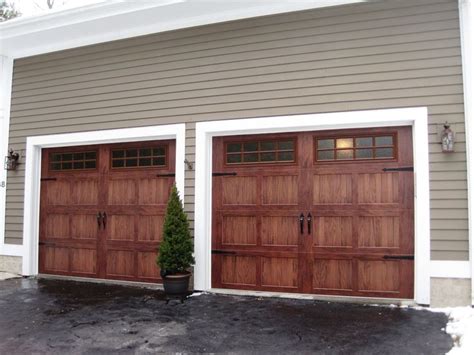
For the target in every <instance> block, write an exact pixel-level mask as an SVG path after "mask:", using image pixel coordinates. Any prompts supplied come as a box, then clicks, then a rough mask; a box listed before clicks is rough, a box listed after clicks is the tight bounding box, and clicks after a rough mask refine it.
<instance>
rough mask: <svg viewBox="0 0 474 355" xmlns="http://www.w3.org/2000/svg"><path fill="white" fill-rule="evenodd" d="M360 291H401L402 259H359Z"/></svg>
mask: <svg viewBox="0 0 474 355" xmlns="http://www.w3.org/2000/svg"><path fill="white" fill-rule="evenodd" d="M358 280H359V285H358V286H359V287H358V289H359V291H364V292H395V293H399V291H400V261H381V260H359V262H358Z"/></svg>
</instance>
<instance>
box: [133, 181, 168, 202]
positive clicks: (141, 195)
mask: <svg viewBox="0 0 474 355" xmlns="http://www.w3.org/2000/svg"><path fill="white" fill-rule="evenodd" d="M137 185H138V204H139V205H166V203H167V201H168V196H169V194H170V191H171V188H170V185H171V184H170V181H169V178H158V177H149V178H146V179H138V181H137Z"/></svg>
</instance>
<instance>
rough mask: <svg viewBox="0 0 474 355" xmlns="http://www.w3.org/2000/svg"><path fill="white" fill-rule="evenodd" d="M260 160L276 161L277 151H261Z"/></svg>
mask: <svg viewBox="0 0 474 355" xmlns="http://www.w3.org/2000/svg"><path fill="white" fill-rule="evenodd" d="M260 160H261V161H275V160H276V153H261V154H260Z"/></svg>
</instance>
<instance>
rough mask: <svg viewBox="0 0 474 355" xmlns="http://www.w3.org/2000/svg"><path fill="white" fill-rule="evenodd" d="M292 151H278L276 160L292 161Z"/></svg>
mask: <svg viewBox="0 0 474 355" xmlns="http://www.w3.org/2000/svg"><path fill="white" fill-rule="evenodd" d="M294 159H295V158H294V153H293V152H279V153H278V160H280V161H293V160H294Z"/></svg>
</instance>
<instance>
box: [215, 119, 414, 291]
mask: <svg viewBox="0 0 474 355" xmlns="http://www.w3.org/2000/svg"><path fill="white" fill-rule="evenodd" d="M213 151H214V156H213V224H212V230H213V232H212V236H213V237H212V253H213V257H212V286H213V287H215V288H231V289H246V290H262V291H278V292H298V293H314V294H329V295H345V296H365V297H394V298H413V280H414V274H413V264H414V260H413V259H414V255H413V253H414V245H413V241H414V229H413V227H414V223H413V217H414V214H413V192H414V191H413V172H412V171H413V166H412V165H413V161H412V159H413V153H412V141H411V128H410V127H398V128H383V129H370V130H369V129H364V130H347V131H346V130H344V131H326V132H305V133H292V134H278V135H260V136H240V137H219V138H215V139H214V142H213Z"/></svg>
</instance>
